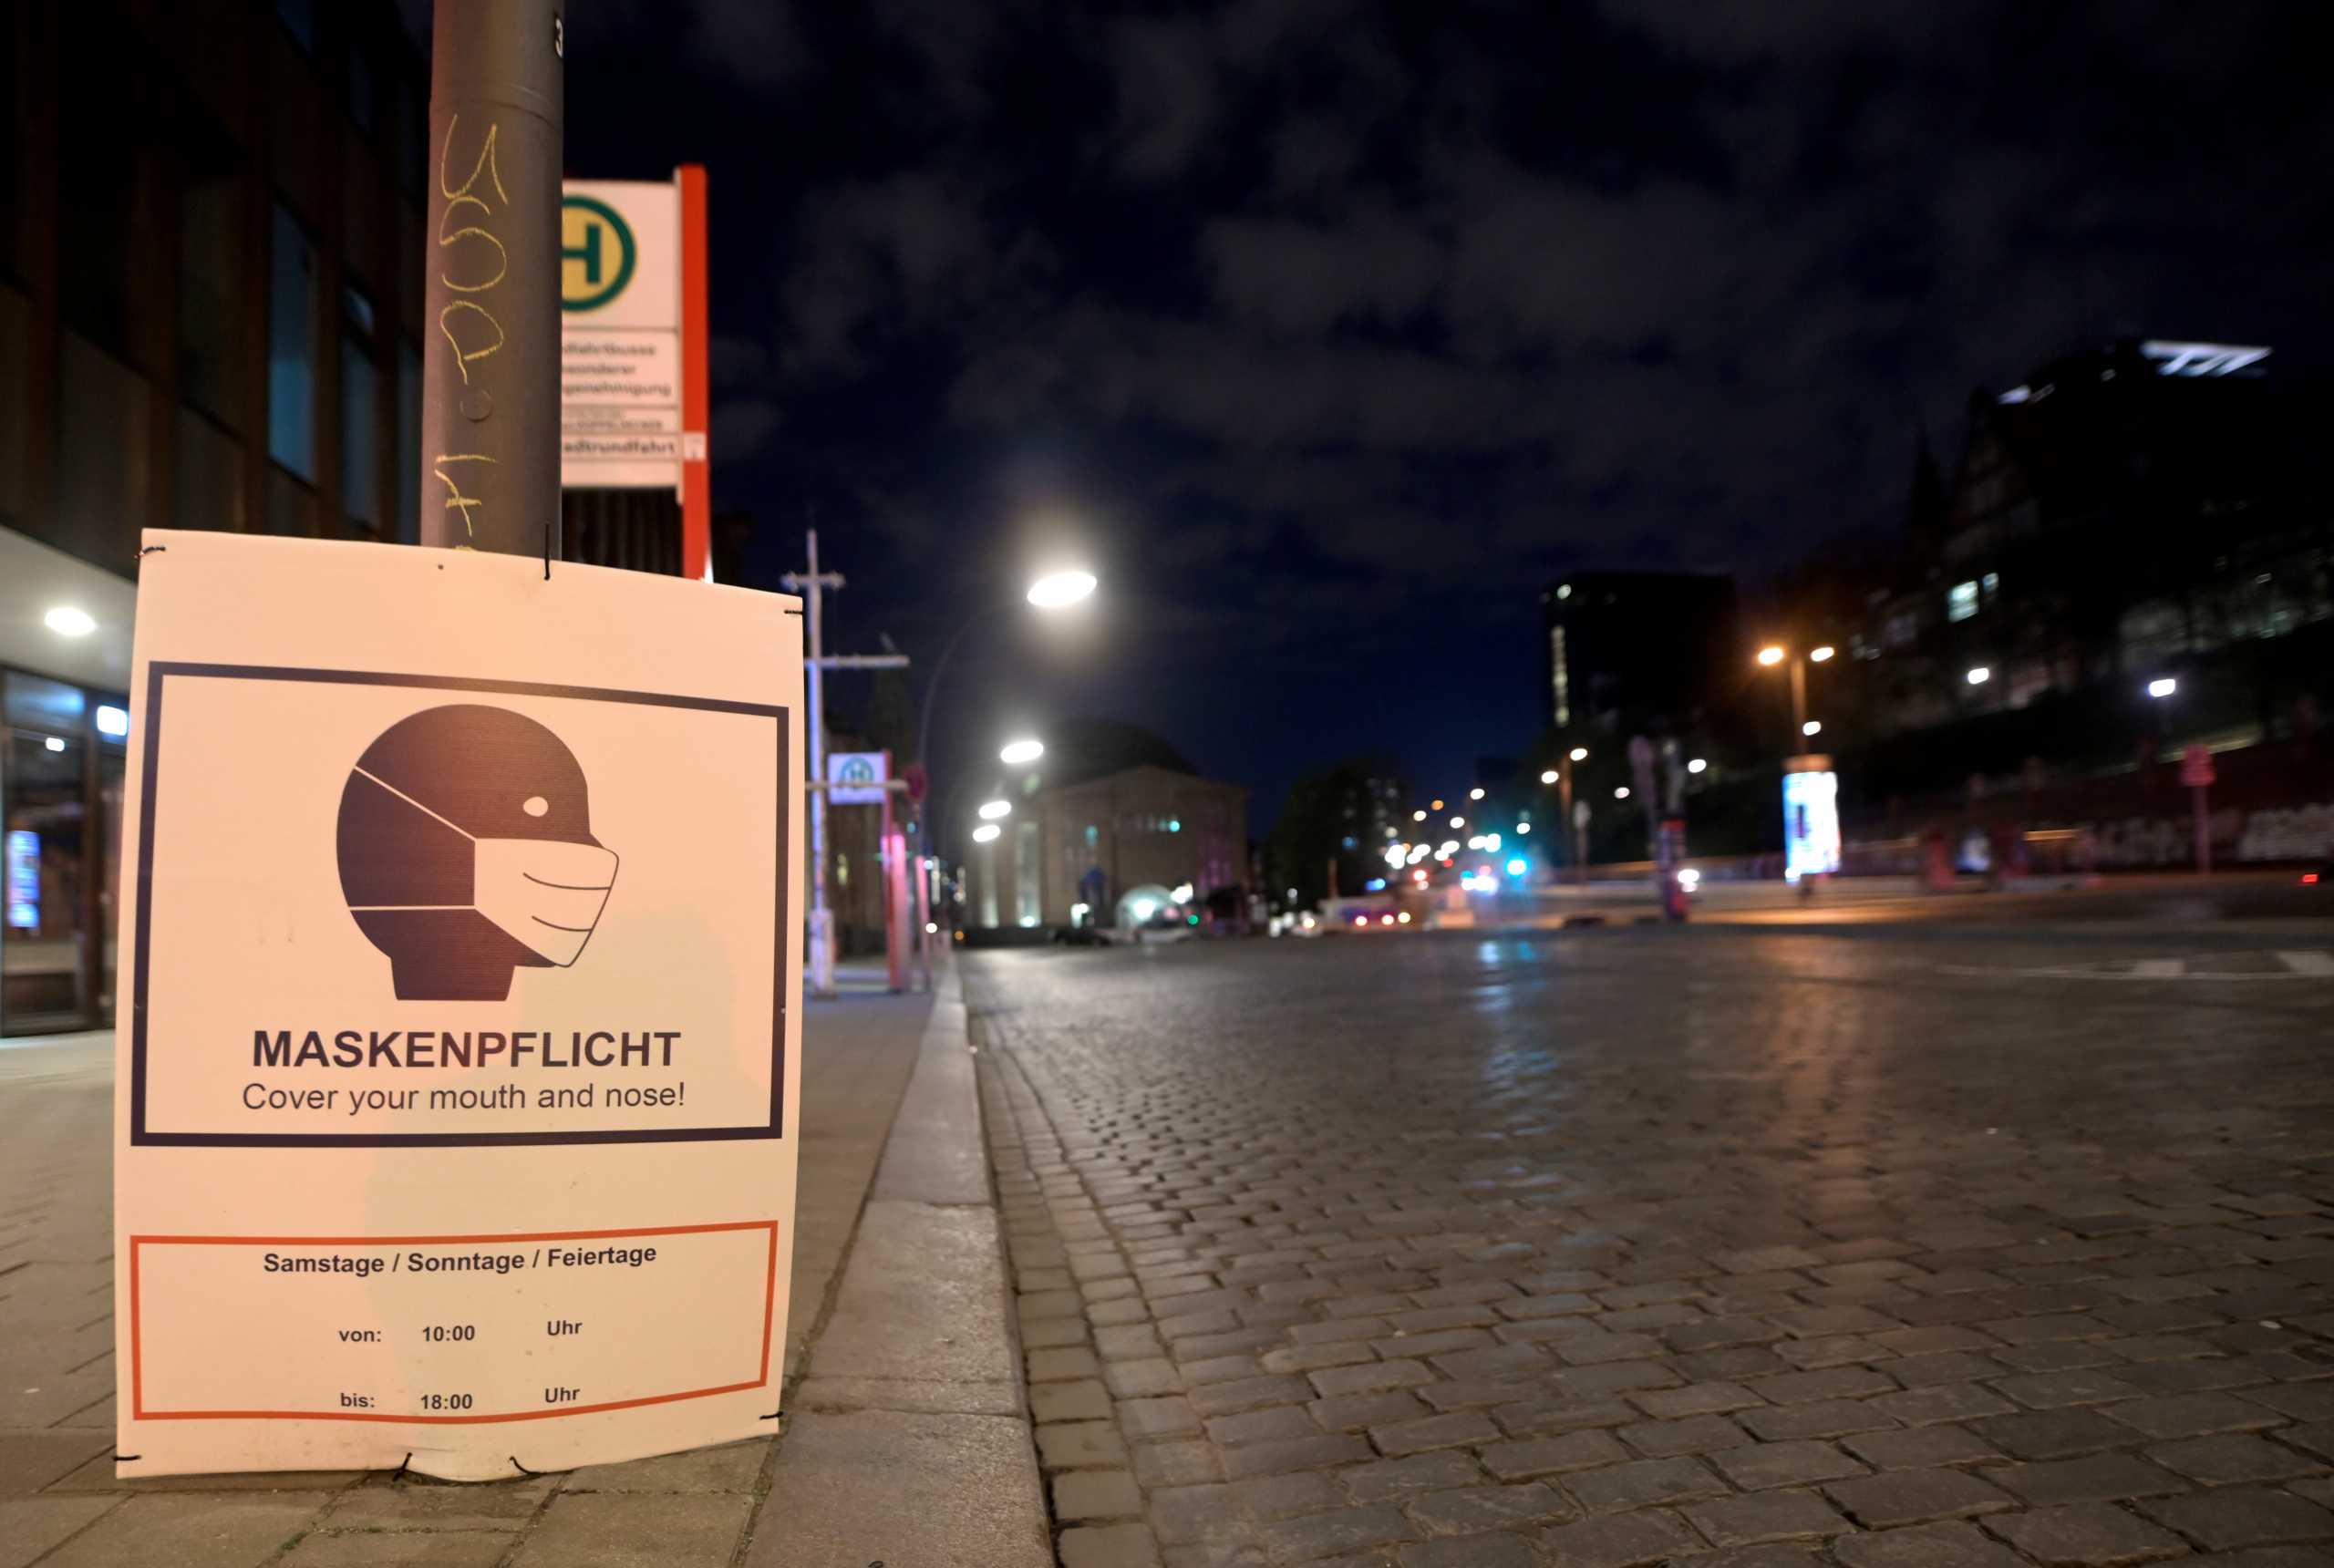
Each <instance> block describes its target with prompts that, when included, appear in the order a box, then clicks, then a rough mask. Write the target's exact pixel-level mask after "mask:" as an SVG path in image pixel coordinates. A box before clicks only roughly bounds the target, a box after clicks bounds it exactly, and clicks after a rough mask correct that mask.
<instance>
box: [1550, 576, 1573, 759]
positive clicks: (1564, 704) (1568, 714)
mask: <svg viewBox="0 0 2334 1568" xmlns="http://www.w3.org/2000/svg"><path fill="white" fill-rule="evenodd" d="M1564 592H1565V593H1570V592H1571V590H1570V589H1565V590H1564ZM1548 671H1549V674H1548V684H1549V688H1550V691H1549V695H1550V696H1552V697H1554V703H1553V705H1552V706H1553V707H1554V710H1555V721H1556V727H1557V728H1558V729H1562V728H1564V727H1565V726H1566V725H1568V724H1570V723H1571V722H1572V676H1571V675H1570V673H1569V672H1567V671H1566V670H1565V629H1564V628H1563V627H1562V626H1551V627H1549V628H1548Z"/></svg>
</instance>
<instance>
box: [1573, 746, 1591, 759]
mask: <svg viewBox="0 0 2334 1568" xmlns="http://www.w3.org/2000/svg"><path fill="white" fill-rule="evenodd" d="M1572 759H1573V760H1574V761H1575V762H1585V761H1587V760H1588V748H1586V747H1585V746H1575V747H1574V748H1572Z"/></svg>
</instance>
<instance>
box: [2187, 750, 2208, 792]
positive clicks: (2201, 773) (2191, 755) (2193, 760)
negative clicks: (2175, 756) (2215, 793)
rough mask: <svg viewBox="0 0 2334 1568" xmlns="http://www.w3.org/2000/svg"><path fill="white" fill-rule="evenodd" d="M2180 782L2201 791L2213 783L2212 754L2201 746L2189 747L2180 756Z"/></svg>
mask: <svg viewBox="0 0 2334 1568" xmlns="http://www.w3.org/2000/svg"><path fill="white" fill-rule="evenodd" d="M2180 781H2181V782H2182V783H2183V784H2185V785H2187V786H2188V788H2190V789H2205V788H2208V787H2209V786H2210V785H2212V784H2213V783H2214V781H2215V780H2214V778H2213V754H2212V753H2211V752H2210V751H2209V750H2207V749H2205V748H2204V747H2201V746H2191V747H2189V748H2187V749H2186V750H2184V751H2183V752H2181V754H2180Z"/></svg>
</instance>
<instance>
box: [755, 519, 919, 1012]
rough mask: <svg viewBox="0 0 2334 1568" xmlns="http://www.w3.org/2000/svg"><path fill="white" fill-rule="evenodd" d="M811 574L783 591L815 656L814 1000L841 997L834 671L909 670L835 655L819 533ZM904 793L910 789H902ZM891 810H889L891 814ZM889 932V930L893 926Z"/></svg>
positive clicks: (811, 672)
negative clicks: (830, 903) (833, 875)
mask: <svg viewBox="0 0 2334 1568" xmlns="http://www.w3.org/2000/svg"><path fill="white" fill-rule="evenodd" d="M803 543H804V549H805V553H806V555H807V558H808V559H807V566H806V569H805V570H803V571H800V572H789V573H786V574H785V575H784V576H782V577H780V579H779V580H778V582H779V586H780V587H781V588H784V589H785V590H786V591H787V592H788V593H800V594H801V595H802V619H803V623H804V630H805V631H806V632H807V633H808V636H807V637H806V638H805V643H806V645H807V647H808V650H809V653H808V656H807V657H806V658H805V659H804V660H803V661H802V662H803V671H802V675H803V687H804V692H803V696H804V698H805V700H806V702H807V703H808V704H809V707H810V709H811V711H810V715H809V724H808V726H807V727H808V728H809V729H810V731H811V767H810V778H809V784H808V787H809V789H810V795H811V941H810V947H811V959H810V964H809V965H808V967H809V970H810V974H809V977H808V978H809V985H810V990H811V995H813V996H831V995H834V994H835V917H834V911H832V910H831V909H829V908H828V907H827V705H826V679H825V677H826V672H827V671H829V670H899V669H905V668H907V664H908V656H907V655H905V654H829V653H828V652H827V651H826V645H825V641H824V638H823V635H822V628H821V617H822V613H823V611H824V608H825V593H826V590H828V589H830V588H833V589H836V590H838V591H840V590H841V589H842V573H840V572H821V571H820V570H819V531H818V530H817V529H815V528H813V529H808V530H806V531H804V534H803ZM897 787H898V788H901V789H904V788H906V786H904V785H900V786H897ZM887 810H888V808H887ZM887 929H888V925H887Z"/></svg>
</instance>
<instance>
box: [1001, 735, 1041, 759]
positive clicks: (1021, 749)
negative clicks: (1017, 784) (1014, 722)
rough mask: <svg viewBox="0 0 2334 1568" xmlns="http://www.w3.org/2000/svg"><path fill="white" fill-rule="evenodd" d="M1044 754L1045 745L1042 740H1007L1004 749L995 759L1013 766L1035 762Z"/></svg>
mask: <svg viewBox="0 0 2334 1568" xmlns="http://www.w3.org/2000/svg"><path fill="white" fill-rule="evenodd" d="M1045 754H1046V743H1045V742H1044V741H1042V740H1008V741H1007V742H1006V744H1005V749H1004V750H1002V751H1000V752H998V753H997V760H998V761H999V762H1005V763H1014V764H1017V763H1023V762H1035V761H1036V760H1037V759H1038V758H1040V757H1043V756H1044V755H1045Z"/></svg>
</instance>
